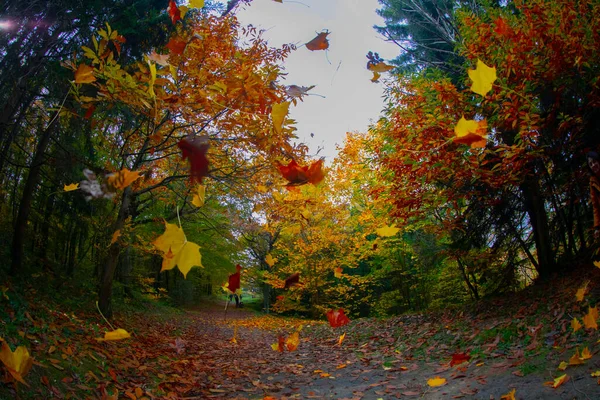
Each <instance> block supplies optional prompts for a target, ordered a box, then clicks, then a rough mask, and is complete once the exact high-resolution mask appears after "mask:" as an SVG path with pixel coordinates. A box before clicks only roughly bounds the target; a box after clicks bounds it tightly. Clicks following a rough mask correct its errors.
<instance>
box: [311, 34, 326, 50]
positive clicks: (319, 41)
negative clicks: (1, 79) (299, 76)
mask: <svg viewBox="0 0 600 400" xmlns="http://www.w3.org/2000/svg"><path fill="white" fill-rule="evenodd" d="M329 33H330V32H327V31H325V32H321V33H319V34H318V35H317V37H315V38H314V39H313V40H311V41H310V42H308V43H306V48H307V49H309V50H310V51H315V50H326V49H327V48H328V47H329V40H327V35H329Z"/></svg>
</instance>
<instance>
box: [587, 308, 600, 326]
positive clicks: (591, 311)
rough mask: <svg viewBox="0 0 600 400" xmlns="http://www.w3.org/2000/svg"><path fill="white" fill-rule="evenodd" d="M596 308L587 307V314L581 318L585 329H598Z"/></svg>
mask: <svg viewBox="0 0 600 400" xmlns="http://www.w3.org/2000/svg"><path fill="white" fill-rule="evenodd" d="M597 307H598V306H596V307H588V313H587V314H586V315H584V317H583V325H584V326H585V327H586V328H587V329H596V330H597V329H598V323H597V320H598V308H597Z"/></svg>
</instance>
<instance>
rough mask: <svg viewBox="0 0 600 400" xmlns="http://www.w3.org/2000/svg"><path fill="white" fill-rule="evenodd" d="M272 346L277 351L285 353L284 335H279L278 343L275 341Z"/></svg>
mask: <svg viewBox="0 0 600 400" xmlns="http://www.w3.org/2000/svg"><path fill="white" fill-rule="evenodd" d="M271 348H272V349H273V350H275V351H278V352H280V353H283V351H284V350H285V338H284V337H283V335H279V337H278V338H277V343H273V344H272V345H271Z"/></svg>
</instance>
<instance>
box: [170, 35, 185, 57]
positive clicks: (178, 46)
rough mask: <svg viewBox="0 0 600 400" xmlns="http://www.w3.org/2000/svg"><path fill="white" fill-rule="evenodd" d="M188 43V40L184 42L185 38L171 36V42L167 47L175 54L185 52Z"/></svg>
mask: <svg viewBox="0 0 600 400" xmlns="http://www.w3.org/2000/svg"><path fill="white" fill-rule="evenodd" d="M186 45H187V43H186V42H184V41H183V40H179V39H176V38H171V39H170V40H169V43H167V46H166V47H167V49H169V50H171V53H173V54H183V51H184V50H185V46H186Z"/></svg>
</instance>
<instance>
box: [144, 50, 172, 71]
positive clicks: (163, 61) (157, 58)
mask: <svg viewBox="0 0 600 400" xmlns="http://www.w3.org/2000/svg"><path fill="white" fill-rule="evenodd" d="M148 59H149V60H150V61H154V62H155V63H157V64H158V65H162V66H163V67H166V66H167V65H169V55H168V54H158V53H156V52H155V51H154V50H152V53H150V54H149V55H148Z"/></svg>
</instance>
